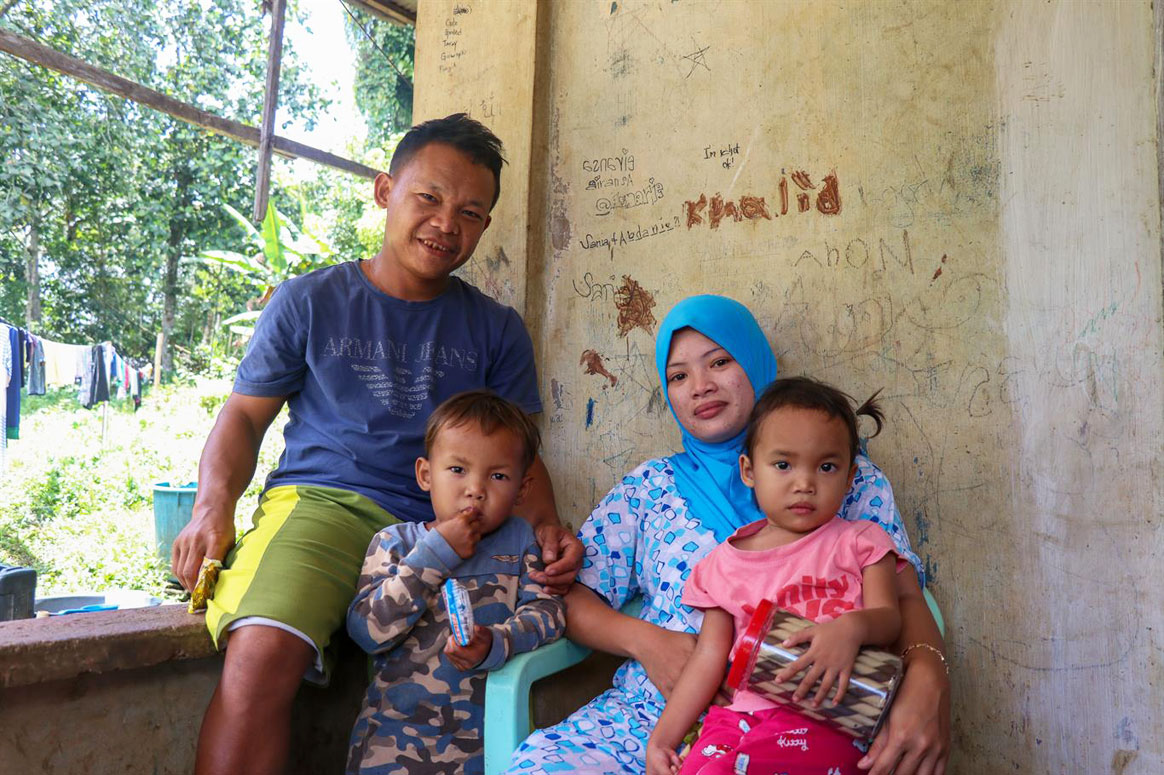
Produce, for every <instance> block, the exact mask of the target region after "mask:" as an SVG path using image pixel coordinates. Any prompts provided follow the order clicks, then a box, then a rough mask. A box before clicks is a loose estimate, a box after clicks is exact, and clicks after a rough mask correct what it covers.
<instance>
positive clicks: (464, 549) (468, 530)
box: [436, 506, 481, 560]
mask: <svg viewBox="0 0 1164 775" xmlns="http://www.w3.org/2000/svg"><path fill="white" fill-rule="evenodd" d="M436 530H437V532H438V533H440V534H441V535H442V536H444V539H445V540H446V541H448V542H449V546H451V547H452V548H453V551H454V552H456V553H457V556H458V557H460V558H461V559H462V560H467V559H469V558H470V557H472V556H473V552H475V551H477V542H478V541H480V540H481V511H480V510H479V509H478V508H476V507H475V506H466V507H465V508H463V509H461V510H460V511H458V512H457V514H456V516H454V517H453V518H452V519H446V520H445V521H443V522H438V523H437V525H436Z"/></svg>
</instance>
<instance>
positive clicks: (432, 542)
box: [347, 518, 565, 775]
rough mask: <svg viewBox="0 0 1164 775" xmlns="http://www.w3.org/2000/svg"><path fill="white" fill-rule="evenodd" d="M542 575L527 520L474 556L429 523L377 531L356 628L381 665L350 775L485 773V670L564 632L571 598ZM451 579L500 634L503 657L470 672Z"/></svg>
mask: <svg viewBox="0 0 1164 775" xmlns="http://www.w3.org/2000/svg"><path fill="white" fill-rule="evenodd" d="M540 568H541V560H540V550H539V549H538V546H537V542H536V541H535V540H534V535H533V531H532V529H531V528H530V527H529V525H528V524H526V523H525V522H524V521H523V520H521V519H516V518H514V519H510V520H508V521H506V522H505V523H504V524H503V525H502V526H501V527H499V528H498V529H497V530H496V531H494V532H493V533H491V534H489V535H487V536H485V537H483V538H482V539H481V542H480V543H479V544H478V545H477V552H476V554H474V555H473V556H472V557H471V558H469V559H468V560H461V558H460V557H458V556H457V554H456V553H455V552H454V551H453V550H452V548H451V547H450V546H449V545H448V542H446V541H445V539H444V537H443V536H441V534H440V533H438V532H437V531H436V530H430V529H427V528H426V527H425V525H423V524H418V523H402V524H397V525H391V526H389V527H387V528H385V529H383V530H381V531H380V532H379V533H377V534H376V537H375V538H374V539H372V543H371V545H370V546H369V547H368V554H367V557H366V558H365V560H364V567H363V570H362V571H361V573H360V580H359V582H358V583H357V588H356V598H355V600H353V601H352V604H351V607H350V608H349V609H348V633H349V634H350V635H351V636H352V638H353V639H354V640H355V641H356V643H358V644H359V645H360V647H361V648H363V649H364V650H365V651H367V652H368V653H369V654H372V655H373V665H374V675H373V677H372V683H371V685H370V686H369V687H368V693H367V696H366V697H365V698H364V707H363V709H362V710H361V712H360V715H359V717H358V718H357V719H356V725H355V728H354V729H353V730H352V740H351V748H350V750H349V752H348V766H347V772H348V773H351V774H353V775H354V774H355V773H359V774H360V775H388V774H389V773H392V774H393V775H395V773H416V774H417V775H419V774H421V773H423V774H424V775H430V774H435V773H469V774H470V775H471V774H472V773H482V772H483V771H484V743H483V740H482V729H483V727H484V712H485V674H486V671H488V670H492V669H494V668H496V667H500V666H501V665H503V664H505V661H506V660H507V659H508V658H509V657H510V656H511V655H513V654H518V653H521V652H523V651H531V650H532V649H535V648H537V647H538V646H540V645H542V644H543V643H548V642H550V641H552V640H555V639H556V638H558V637H559V636H560V635H561V634H562V632H563V630H564V629H565V608H564V606H563V604H562V600H561V598H558V597H554V596H551V595H547V594H546V593H545V592H544V591H543V590H542V588H541V585H540V584H536V583H534V582H533V581H532V580H531V579H530V578H529V571H531V570H534V569H540ZM450 577H452V578H456V579H458V580H460V581H461V583H463V584H464V585H465V587H466V588H467V589H468V592H469V599H470V600H471V601H472V603H473V616H474V618H475V620H476V623H477V624H480V625H484V626H487V627H489V628H490V629H491V630H492V631H493V647H492V650H491V651H490V652H489V654H488V655H487V656H486V657H485V659H484V660H483V661H482V662H481V664H480V665H478V666H477V668H476V669H474V670H471V671H468V672H462V671H460V670H458V669H457V668H455V667H454V666H453V665H452V663H451V662H449V660H448V659H447V657H445V656H444V654H443V650H444V646H445V643H446V641H447V640H448V637H449V633H450V627H449V618H448V612H447V611H446V610H445V605H444V601H443V599H442V598H441V591H440V590H441V585H442V584H443V583H444V581H445V579H447V578H450Z"/></svg>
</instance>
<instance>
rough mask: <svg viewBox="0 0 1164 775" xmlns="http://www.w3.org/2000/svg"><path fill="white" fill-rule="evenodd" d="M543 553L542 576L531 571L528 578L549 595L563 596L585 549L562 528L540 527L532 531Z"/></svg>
mask: <svg viewBox="0 0 1164 775" xmlns="http://www.w3.org/2000/svg"><path fill="white" fill-rule="evenodd" d="M535 535H536V536H537V539H538V546H539V547H541V550H542V562H544V563H545V565H546V570H545V572H544V573H543V572H540V571H532V572H531V573H530V574H529V575H530V578H531V579H533V580H534V581H536V582H537V583H539V584H541V585H542V586H544V587H545V588H546V591H547V592H549V593H550V594H551V595H564V594H566V593H567V592H569V591H570V585H572V584H573V583H574V579H575V578H576V577H577V576H578V571H579V570H581V568H582V555H583V553H584V551H585V550H584V549H583V547H582V542H581V541H579V540H578V537H577V536H576V535H574V534H573V533H571V532H570V531H569V530H566V529H565V528H563V527H562V526H561V525H541V526H539V527H538V528H537V530H536V531H535Z"/></svg>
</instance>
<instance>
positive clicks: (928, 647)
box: [901, 643, 950, 675]
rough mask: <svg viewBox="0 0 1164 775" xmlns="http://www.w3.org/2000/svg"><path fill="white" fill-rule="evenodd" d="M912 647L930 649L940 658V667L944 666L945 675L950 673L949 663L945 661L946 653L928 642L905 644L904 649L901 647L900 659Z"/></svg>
mask: <svg viewBox="0 0 1164 775" xmlns="http://www.w3.org/2000/svg"><path fill="white" fill-rule="evenodd" d="M914 649H925V650H926V651H932V652H933V653H934V654H936V655H937V656H938V659H940V660H942V667H944V668H946V675H949V674H950V663H949V662H947V661H946V655H945V654H943V653H942V652H941V651H940V650H939V649H936V648H934V647H933V646H931V645H930V644H928V643H913V644H910V645H909V646H906V647H905V649H903V650H902V652H901V661H902V662H904V661H905V657H906V655H907V654H909V652H911V651H913V650H914Z"/></svg>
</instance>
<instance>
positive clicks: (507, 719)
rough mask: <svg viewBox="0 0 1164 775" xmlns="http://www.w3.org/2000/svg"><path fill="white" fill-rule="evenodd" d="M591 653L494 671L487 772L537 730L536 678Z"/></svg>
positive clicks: (540, 658)
mask: <svg viewBox="0 0 1164 775" xmlns="http://www.w3.org/2000/svg"><path fill="white" fill-rule="evenodd" d="M924 594H925V598H926V603H927V604H928V605H929V607H930V613H932V614H933V616H934V621H935V622H937V625H938V631H939V632H941V633H942V635H943V637H944V636H945V634H946V622H945V620H944V619H943V618H942V612H941V610H940V609H939V608H938V603H937V601H936V600H934V596H933V595H931V594H930V591H929V590H928V589H927V590H925V592H924ZM641 608H642V601H641V600H639V599H638V598H635V599H634V600H631V601H630V602H629V603H627V604H626V605H625V606H623V608H622V612H623V613H624V614H627V615H628V616H634V617H637V616H638V615H639V610H640V609H641ZM588 656H590V649H588V648H586V647H585V646H579V645H578V644H577V643H574V642H573V641H571V640H569V639H567V638H561V639H560V640H557V641H555V642H553V643H551V644H550V645H548V646H543V647H541V648H539V649H535V650H534V651H530V652H528V653H525V654H518V655H517V656H516V657H514V658H513V659H511V660H509V661H508V662H506V663H505V666H504V667H502V668H501V669H499V670H494V671H493V672H491V673H490V674H489V677H488V678H487V679H486V681H485V775H498V774H499V773H501V772H503V771H504V770H505V768H506V767H508V766H509V761H510V759H512V758H513V752H514V751H516V750H517V746H518V745H520V744H521V741H522V740H525V739H526V738H527V737H528V736H529V734H530V732H532V731H533V724H532V723H531V721H530V689H531V687H532V686H533V683H534V681H537V680H540V679H542V678H545V677H546V676H549V675H553V674H554V673H558V672H561V671H562V670H565V669H566V668H568V667H573V666H574V665H576V664H578V663H579V662H581V661H582V660H583V659H585V658H586V657H588Z"/></svg>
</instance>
